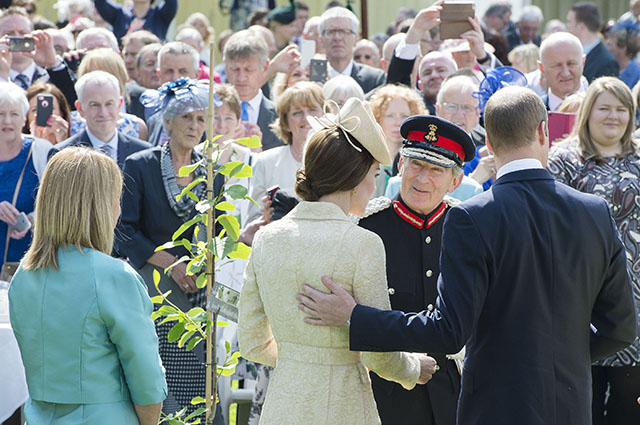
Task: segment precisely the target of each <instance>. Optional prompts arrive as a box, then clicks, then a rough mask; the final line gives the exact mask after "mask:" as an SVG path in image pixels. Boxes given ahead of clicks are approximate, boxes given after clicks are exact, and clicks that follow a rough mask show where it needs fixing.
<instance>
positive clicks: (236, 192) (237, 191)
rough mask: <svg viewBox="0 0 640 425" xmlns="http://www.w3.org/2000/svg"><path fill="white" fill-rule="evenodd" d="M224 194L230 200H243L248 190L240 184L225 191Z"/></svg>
mask: <svg viewBox="0 0 640 425" xmlns="http://www.w3.org/2000/svg"><path fill="white" fill-rule="evenodd" d="M226 193H227V195H229V197H230V198H231V199H234V200H235V199H244V197H245V196H247V195H248V194H249V190H248V189H247V188H246V187H244V186H243V185H241V184H234V185H232V186H229V187H228V188H227V189H226Z"/></svg>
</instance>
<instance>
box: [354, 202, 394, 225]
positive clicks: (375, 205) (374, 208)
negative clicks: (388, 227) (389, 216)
mask: <svg viewBox="0 0 640 425" xmlns="http://www.w3.org/2000/svg"><path fill="white" fill-rule="evenodd" d="M390 206H391V199H389V198H386V197H384V196H380V197H378V198H373V199H372V200H370V201H369V203H368V204H367V208H365V210H364V214H363V215H362V217H360V219H359V220H358V221H360V220H361V219H363V218H367V217H369V216H371V215H373V214H375V213H379V212H380V211H383V210H386V209H387V208H389V207H390Z"/></svg>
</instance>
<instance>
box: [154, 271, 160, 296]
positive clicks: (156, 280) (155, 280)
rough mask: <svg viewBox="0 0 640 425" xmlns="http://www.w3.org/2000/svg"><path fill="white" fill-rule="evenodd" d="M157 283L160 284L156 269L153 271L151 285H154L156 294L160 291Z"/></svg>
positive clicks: (158, 273)
mask: <svg viewBox="0 0 640 425" xmlns="http://www.w3.org/2000/svg"><path fill="white" fill-rule="evenodd" d="M159 283H160V272H159V271H158V270H157V269H153V284H154V285H155V287H156V289H157V290H158V292H160V289H159V288H158V284H159Z"/></svg>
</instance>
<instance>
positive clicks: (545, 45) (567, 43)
mask: <svg viewBox="0 0 640 425" xmlns="http://www.w3.org/2000/svg"><path fill="white" fill-rule="evenodd" d="M584 60H585V55H584V54H583V53H582V45H581V44H580V40H579V39H578V38H577V37H576V36H575V35H572V34H569V33H567V32H556V33H553V34H551V35H550V36H549V37H547V38H546V39H545V40H544V41H543V42H542V44H541V45H540V60H539V61H538V66H539V67H540V72H541V73H542V75H543V76H544V77H545V78H546V80H547V84H548V85H549V90H548V92H547V95H546V96H542V101H543V102H544V103H545V105H546V106H547V110H549V111H551V112H555V111H557V110H558V108H559V107H560V104H562V101H563V100H564V99H565V98H566V97H567V96H569V95H572V94H574V93H577V92H579V91H582V86H581V85H580V78H581V77H582V70H583V67H584Z"/></svg>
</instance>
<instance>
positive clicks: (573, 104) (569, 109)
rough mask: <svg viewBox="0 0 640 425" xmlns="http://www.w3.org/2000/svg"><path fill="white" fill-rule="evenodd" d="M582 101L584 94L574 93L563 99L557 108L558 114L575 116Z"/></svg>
mask: <svg viewBox="0 0 640 425" xmlns="http://www.w3.org/2000/svg"><path fill="white" fill-rule="evenodd" d="M583 100H584V93H582V92H581V93H574V94H572V95H569V96H567V97H565V98H564V100H563V101H562V103H561V104H560V106H559V107H558V112H562V113H565V114H575V113H576V112H578V109H579V108H580V104H581V103H582V101H583Z"/></svg>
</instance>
